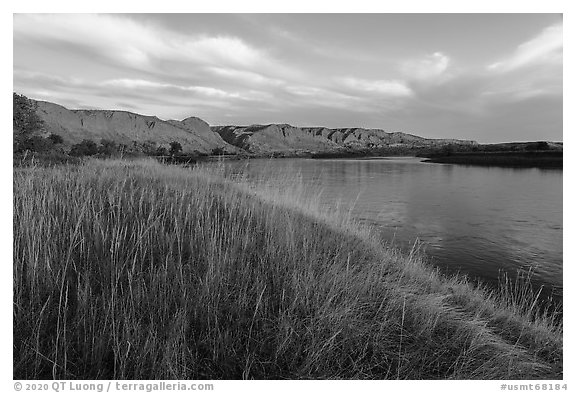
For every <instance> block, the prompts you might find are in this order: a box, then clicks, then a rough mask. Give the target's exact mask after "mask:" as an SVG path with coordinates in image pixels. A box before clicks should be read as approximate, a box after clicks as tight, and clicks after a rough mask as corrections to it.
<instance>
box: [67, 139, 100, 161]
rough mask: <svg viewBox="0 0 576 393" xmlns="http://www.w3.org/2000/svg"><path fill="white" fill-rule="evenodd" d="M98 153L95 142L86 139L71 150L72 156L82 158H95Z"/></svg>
mask: <svg viewBox="0 0 576 393" xmlns="http://www.w3.org/2000/svg"><path fill="white" fill-rule="evenodd" d="M97 153H98V146H97V145H96V143H95V142H94V141H91V140H89V139H84V140H83V141H82V142H80V143H77V144H75V145H73V146H72V149H71V150H70V155H72V156H76V157H81V156H93V155H95V154H97Z"/></svg>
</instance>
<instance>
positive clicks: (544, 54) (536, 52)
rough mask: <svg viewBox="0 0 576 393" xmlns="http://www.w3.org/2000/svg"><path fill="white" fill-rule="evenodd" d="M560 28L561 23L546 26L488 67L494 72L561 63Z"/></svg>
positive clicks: (561, 35) (561, 42)
mask: <svg viewBox="0 0 576 393" xmlns="http://www.w3.org/2000/svg"><path fill="white" fill-rule="evenodd" d="M562 28H563V26H562V23H559V24H556V25H552V26H549V27H547V28H546V29H544V30H543V31H542V32H541V33H540V34H539V35H537V36H536V37H534V38H533V39H531V40H530V41H527V42H525V43H523V44H521V45H519V46H518V47H517V48H516V50H515V51H514V53H513V54H512V55H510V56H509V57H507V58H504V59H502V60H500V61H497V62H495V63H492V64H490V65H489V66H488V69H489V70H491V71H495V72H510V71H514V70H517V69H520V68H524V67H528V66H534V65H561V64H562V58H563V54H562V52H563V34H562Z"/></svg>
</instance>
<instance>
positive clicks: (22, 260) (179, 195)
mask: <svg viewBox="0 0 576 393" xmlns="http://www.w3.org/2000/svg"><path fill="white" fill-rule="evenodd" d="M13 175H14V180H13V181H14V222H13V225H14V228H13V229H14V276H13V279H14V287H13V302H14V303H13V304H14V307H13V312H14V318H13V338H14V359H13V360H14V362H13V365H14V366H13V376H14V379H52V378H55V379H221V378H223V379H252V378H253V379H328V378H339V379H499V380H503V379H521V380H524V379H562V375H563V374H562V373H563V371H562V370H563V365H562V362H563V360H562V359H563V349H562V347H563V338H562V336H563V323H562V315H561V313H556V312H554V310H548V311H546V310H541V309H540V307H538V304H539V301H540V300H539V293H538V292H534V291H533V290H532V289H531V288H530V285H528V284H527V283H526V282H522V280H519V281H514V282H508V281H507V282H505V283H504V284H503V285H502V286H501V287H500V288H498V289H489V288H487V287H478V286H474V285H473V284H472V283H471V282H469V281H468V280H467V278H466V277H463V276H454V277H448V276H443V275H441V274H440V273H439V272H438V270H437V269H434V268H432V267H431V266H430V265H428V264H427V263H426V260H425V257H424V255H422V254H421V253H420V252H419V251H418V250H417V248H415V249H414V250H413V251H412V252H410V253H402V252H401V251H399V250H397V249H394V248H391V247H389V246H388V245H387V244H386V243H384V242H382V239H380V237H379V235H377V234H376V233H375V232H374V231H373V230H371V229H369V228H367V227H365V226H362V225H361V224H359V223H357V222H355V221H353V220H352V219H351V218H350V215H349V214H348V213H347V212H344V211H338V210H336V209H331V210H328V209H327V208H323V207H321V205H320V203H319V201H318V199H317V197H315V195H317V193H314V192H313V191H311V190H309V189H306V188H304V187H303V186H302V183H301V182H299V181H298V179H289V178H280V179H278V178H275V179H260V181H257V182H255V181H248V180H246V179H245V178H242V177H235V178H231V177H230V176H228V175H226V174H225V173H224V170H223V169H222V168H217V166H215V165H210V166H204V165H195V166H193V167H192V168H185V167H183V166H180V165H162V164H160V163H158V162H157V161H155V160H153V159H147V160H133V161H128V160H97V159H85V160H84V161H83V162H81V163H79V164H75V165H71V164H65V165H56V166H37V165H29V166H22V167H16V166H15V167H14V172H13Z"/></svg>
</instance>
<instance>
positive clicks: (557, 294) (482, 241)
mask: <svg viewBox="0 0 576 393" xmlns="http://www.w3.org/2000/svg"><path fill="white" fill-rule="evenodd" d="M226 166H228V167H229V168H231V169H233V170H238V171H243V172H245V173H247V174H248V175H249V176H252V175H262V174H264V173H278V174H282V175H283V176H284V175H286V174H288V175H290V174H297V175H298V176H300V177H301V179H302V181H303V182H304V185H306V186H311V187H312V186H313V187H317V188H319V189H320V190H321V198H322V201H323V203H326V204H334V203H335V202H338V201H339V202H341V203H343V204H344V205H345V206H349V207H350V209H351V212H352V215H353V217H354V218H356V219H358V220H360V221H363V222H365V223H367V224H369V225H372V226H374V227H376V228H377V229H378V230H379V231H381V233H382V235H383V238H384V239H387V241H390V242H392V243H393V244H395V245H397V246H398V247H401V248H403V249H409V248H411V247H412V246H413V244H414V242H415V241H416V240H418V241H419V242H420V243H421V244H422V245H423V250H424V252H425V254H426V255H427V258H428V260H429V261H430V262H431V263H433V264H434V265H436V266H439V267H440V268H441V270H443V271H444V272H447V273H449V274H452V273H456V272H460V273H464V274H467V275H468V276H470V277H471V278H472V279H480V280H482V281H483V282H486V283H487V284H489V285H496V284H497V283H498V280H499V279H500V278H502V277H503V274H504V273H507V274H508V275H509V276H511V277H515V275H516V274H517V273H518V272H521V271H522V272H527V271H531V274H532V279H531V281H532V283H533V284H534V285H535V286H537V287H540V286H543V288H544V292H543V293H545V294H546V296H550V295H552V297H553V298H554V300H556V301H558V300H560V299H561V296H562V231H563V228H562V170H544V169H536V168H529V169H526V168H521V169H517V168H501V167H477V166H463V165H452V164H434V163H424V162H421V159H420V158H414V157H399V158H381V159H329V160H314V159H272V160H271V159H256V160H249V161H236V162H228V163H226Z"/></svg>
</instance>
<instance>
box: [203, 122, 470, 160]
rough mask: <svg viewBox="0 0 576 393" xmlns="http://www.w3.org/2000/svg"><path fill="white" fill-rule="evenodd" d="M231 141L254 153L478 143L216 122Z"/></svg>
mask: <svg viewBox="0 0 576 393" xmlns="http://www.w3.org/2000/svg"><path fill="white" fill-rule="evenodd" d="M212 130H213V131H215V132H216V133H218V134H220V136H221V137H222V138H223V139H224V140H225V141H226V142H228V143H229V144H232V145H235V146H238V147H241V148H242V149H245V150H247V151H249V152H251V153H262V152H283V153H290V152H297V151H300V152H302V151H308V152H332V151H339V150H351V151H365V150H369V149H385V148H397V147H403V148H430V147H438V146H443V145H447V144H456V145H469V146H473V145H476V142H474V141H464V140H456V139H426V138H422V137H419V136H416V135H411V134H407V133H403V132H386V131H384V130H381V129H366V128H326V127H294V126H291V125H289V124H269V125H251V126H213V127H212Z"/></svg>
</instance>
